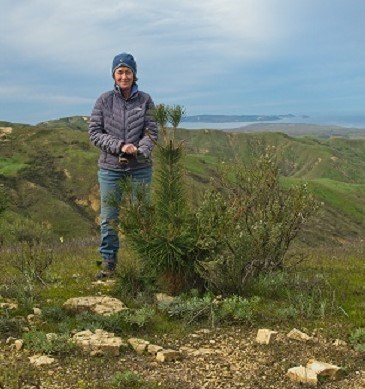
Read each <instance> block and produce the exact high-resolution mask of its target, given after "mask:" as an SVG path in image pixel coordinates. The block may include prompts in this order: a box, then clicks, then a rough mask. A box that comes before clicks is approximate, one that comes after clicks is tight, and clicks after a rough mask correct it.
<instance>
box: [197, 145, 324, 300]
mask: <svg viewBox="0 0 365 389" xmlns="http://www.w3.org/2000/svg"><path fill="white" fill-rule="evenodd" d="M316 209H317V202H316V201H315V200H314V198H313V196H312V195H311V194H310V193H309V191H308V188H307V186H306V184H302V185H298V186H295V187H291V188H289V189H283V188H282V187H281V186H280V183H279V169H278V165H277V161H276V157H275V149H272V148H268V149H267V151H266V153H265V154H263V155H262V156H261V157H260V158H259V159H258V160H256V161H254V162H253V164H252V166H243V165H239V164H236V165H235V166H234V168H232V167H231V166H230V167H228V168H227V169H225V170H223V172H222V173H221V174H220V176H219V177H218V179H216V180H215V181H214V182H213V188H212V190H210V191H209V192H207V193H206V194H205V197H204V199H203V202H202V204H201V205H200V206H199V209H198V212H197V230H198V235H199V238H198V239H199V240H198V244H199V245H200V247H201V249H202V250H205V259H204V260H200V261H199V265H198V271H199V272H200V274H201V276H202V277H203V278H204V279H205V280H206V281H208V283H209V284H210V285H211V287H212V288H213V289H214V290H216V291H218V292H220V293H226V294H238V295H242V294H243V292H244V291H245V289H246V288H247V285H248V284H249V283H250V282H251V280H252V279H255V278H257V277H258V276H260V275H261V274H267V273H270V272H272V271H275V270H278V269H281V268H282V267H283V263H284V258H285V255H286V253H287V251H288V248H289V245H290V243H291V242H292V241H293V239H294V238H295V237H296V236H297V234H298V233H299V231H300V229H301V227H302V226H303V224H304V223H305V222H306V221H307V220H308V218H309V217H310V216H311V215H312V214H313V213H314V212H315V211H316Z"/></svg>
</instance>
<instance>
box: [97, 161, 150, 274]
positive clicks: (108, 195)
mask: <svg viewBox="0 0 365 389" xmlns="http://www.w3.org/2000/svg"><path fill="white" fill-rule="evenodd" d="M129 178H131V179H132V188H133V186H134V185H138V184H139V185H140V184H141V183H144V184H150V183H151V178H152V168H151V167H146V168H142V169H137V170H128V171H115V170H107V169H99V171H98V179H99V186H100V200H101V212H100V235H101V236H100V238H101V239H100V246H99V252H100V254H101V256H102V258H103V263H104V265H106V267H109V268H111V269H114V268H115V266H116V263H117V253H118V250H119V238H118V229H117V222H118V217H119V207H118V205H119V204H120V202H121V200H122V196H123V193H122V188H121V185H120V184H121V182H122V181H124V180H126V179H129Z"/></svg>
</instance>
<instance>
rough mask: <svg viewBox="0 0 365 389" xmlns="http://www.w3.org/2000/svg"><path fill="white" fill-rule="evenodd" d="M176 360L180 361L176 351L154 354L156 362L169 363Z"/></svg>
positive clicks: (179, 355) (179, 354)
mask: <svg viewBox="0 0 365 389" xmlns="http://www.w3.org/2000/svg"><path fill="white" fill-rule="evenodd" d="M178 359H181V353H180V351H176V350H162V351H159V352H158V353H157V354H156V361H158V362H170V361H176V360H178Z"/></svg>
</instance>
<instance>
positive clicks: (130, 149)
mask: <svg viewBox="0 0 365 389" xmlns="http://www.w3.org/2000/svg"><path fill="white" fill-rule="evenodd" d="M121 151H122V153H126V154H135V153H137V147H136V146H135V145H134V144H132V143H126V144H125V145H123V146H122V150H121Z"/></svg>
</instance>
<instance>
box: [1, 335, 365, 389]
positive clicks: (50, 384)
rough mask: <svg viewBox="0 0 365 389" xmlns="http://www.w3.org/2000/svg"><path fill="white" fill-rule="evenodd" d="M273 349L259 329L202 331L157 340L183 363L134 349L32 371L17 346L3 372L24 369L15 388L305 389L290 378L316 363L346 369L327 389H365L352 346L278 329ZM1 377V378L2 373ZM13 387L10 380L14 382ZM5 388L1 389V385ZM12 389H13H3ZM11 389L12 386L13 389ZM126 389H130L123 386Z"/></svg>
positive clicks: (8, 348)
mask: <svg viewBox="0 0 365 389" xmlns="http://www.w3.org/2000/svg"><path fill="white" fill-rule="evenodd" d="M276 330H277V331H278V334H277V336H276V338H275V339H274V340H273V341H272V342H271V343H270V344H268V345H260V344H258V343H257V342H256V335H257V328H242V327H229V328H218V329H215V330H208V329H204V330H200V331H196V332H194V333H191V334H189V335H187V336H185V337H183V338H175V337H172V336H169V335H164V336H162V337H158V338H157V337H156V339H154V340H151V339H150V341H151V343H154V344H158V345H161V346H162V347H164V348H171V349H175V350H180V351H181V354H182V358H181V359H180V360H176V361H171V362H157V361H156V358H155V357H154V356H151V355H149V354H147V353H144V354H141V355H138V354H137V353H136V352H135V351H134V350H132V349H131V348H124V349H122V351H121V353H120V355H119V356H110V357H107V356H93V357H91V356H89V355H88V356H85V355H80V354H79V355H72V356H67V355H66V356H64V357H62V358H60V357H58V358H56V360H55V362H54V363H53V364H51V365H48V366H42V367H37V368H36V367H33V366H30V364H29V360H28V357H29V356H30V355H33V354H34V353H30V352H29V351H27V350H20V351H16V350H15V349H14V347H13V346H12V345H11V344H5V343H4V342H3V343H2V345H1V354H0V371H1V367H4V368H5V367H6V368H7V369H6V370H7V371H8V369H9V366H10V365H13V366H15V368H16V369H23V370H24V373H23V375H22V374H19V372H18V374H19V379H18V386H14V388H15V387H16V388H23V387H24V388H31V387H33V388H44V389H46V388H55V387H58V388H108V387H115V386H111V385H109V384H110V377H112V376H113V375H114V374H115V373H116V372H118V371H125V370H130V371H133V372H135V373H138V374H139V375H140V376H141V377H143V378H144V379H145V380H146V381H154V382H157V383H158V384H159V385H160V386H161V387H163V388H186V389H188V388H214V389H218V388H265V389H267V388H280V389H282V388H299V387H303V386H301V385H302V384H298V383H294V382H291V381H290V380H289V378H288V377H287V376H286V373H287V370H288V369H289V368H291V367H293V366H299V365H306V363H307V362H308V361H309V360H310V359H311V358H315V359H316V360H319V361H323V362H328V363H332V364H335V365H337V366H340V367H341V368H342V369H343V374H342V377H341V378H340V379H338V380H336V381H330V380H328V379H320V380H319V382H318V387H321V388H356V389H360V388H365V355H364V354H361V353H358V352H355V351H353V350H352V349H351V348H350V347H349V346H346V345H344V346H335V345H334V344H333V340H331V339H325V338H323V337H322V336H321V334H320V333H317V334H314V338H313V339H312V340H310V341H307V342H301V341H297V340H292V339H288V338H287V336H286V335H287V331H281V330H280V329H276ZM0 376H1V373H0ZM9 382H10V380H9ZM0 387H1V385H0ZM2 387H4V388H5V387H6V388H7V386H2ZM10 387H11V386H9V388H10ZM123 387H124V386H123Z"/></svg>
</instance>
